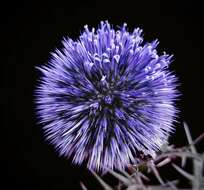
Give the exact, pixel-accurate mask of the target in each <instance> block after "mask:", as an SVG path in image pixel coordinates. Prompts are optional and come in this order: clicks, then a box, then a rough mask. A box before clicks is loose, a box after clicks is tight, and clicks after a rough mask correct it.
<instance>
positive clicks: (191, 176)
mask: <svg viewBox="0 0 204 190" xmlns="http://www.w3.org/2000/svg"><path fill="white" fill-rule="evenodd" d="M172 166H173V167H174V168H175V169H176V170H177V171H178V172H179V173H180V174H181V175H183V176H184V177H186V178H187V179H188V180H190V181H193V180H196V179H195V178H194V177H193V175H191V174H189V173H187V172H186V171H184V170H183V169H182V168H180V167H179V166H177V165H176V164H173V163H172Z"/></svg>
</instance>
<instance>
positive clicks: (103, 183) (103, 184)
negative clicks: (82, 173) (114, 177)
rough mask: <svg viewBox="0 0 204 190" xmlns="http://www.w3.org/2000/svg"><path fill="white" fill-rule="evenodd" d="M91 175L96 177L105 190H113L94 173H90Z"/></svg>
mask: <svg viewBox="0 0 204 190" xmlns="http://www.w3.org/2000/svg"><path fill="white" fill-rule="evenodd" d="M91 172H92V174H93V175H94V176H95V177H96V179H97V180H98V181H99V183H100V184H101V185H102V186H103V188H104V189H105V190H113V189H112V187H110V186H109V185H108V184H107V183H106V182H105V181H103V180H102V179H101V178H100V177H99V176H98V175H97V174H96V173H95V172H94V171H91Z"/></svg>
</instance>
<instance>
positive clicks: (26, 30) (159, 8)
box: [0, 0, 203, 190]
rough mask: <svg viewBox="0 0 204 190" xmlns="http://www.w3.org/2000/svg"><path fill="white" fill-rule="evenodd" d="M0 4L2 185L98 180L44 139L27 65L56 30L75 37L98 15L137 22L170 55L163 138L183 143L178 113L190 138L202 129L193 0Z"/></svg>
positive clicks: (38, 60)
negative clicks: (174, 108) (175, 88)
mask: <svg viewBox="0 0 204 190" xmlns="http://www.w3.org/2000/svg"><path fill="white" fill-rule="evenodd" d="M1 8H2V11H1V13H2V16H1V19H2V22H1V33H2V35H1V37H2V40H1V47H2V50H1V53H2V58H1V65H0V66H1V71H3V74H2V75H1V76H3V79H2V80H1V81H3V85H2V87H1V107H3V114H1V115H2V116H3V117H2V120H1V122H2V121H3V124H2V125H1V127H2V128H3V131H2V132H1V140H2V143H1V145H2V146H1V159H2V160H3V161H2V164H3V166H4V167H3V168H4V169H3V170H1V172H2V174H3V176H4V178H5V180H3V184H4V185H6V188H3V189H10V187H11V186H12V185H15V187H16V188H17V187H19V188H20V189H31V188H34V189H58V190H60V189H79V181H80V180H82V181H84V182H85V183H86V185H87V186H88V187H89V189H97V187H98V186H97V183H96V181H95V180H93V178H92V176H91V174H90V173H88V172H87V171H86V170H85V169H84V168H79V167H75V166H71V164H70V162H69V161H67V160H65V159H64V158H60V157H58V156H57V153H56V152H55V151H54V149H53V147H51V146H50V145H48V143H46V142H44V140H43V135H42V131H41V129H40V127H39V126H37V124H36V119H35V115H34V110H33V90H34V87H35V84H36V80H37V77H38V75H39V73H38V72H37V71H36V70H35V68H34V67H35V66H37V65H40V64H43V63H45V62H46V61H47V60H48V58H49V56H50V54H49V52H50V51H52V50H54V49H55V48H56V47H60V40H61V39H62V37H63V36H69V37H71V38H73V39H77V37H78V36H79V34H80V32H81V31H82V30H83V26H84V25H85V24H88V25H90V26H94V27H97V25H98V24H99V22H100V21H101V20H108V21H109V22H110V23H111V24H113V25H114V26H116V25H119V26H120V25H122V24H123V22H126V23H128V27H129V29H130V30H133V28H134V27H141V28H143V30H144V38H145V40H147V41H151V40H153V39H155V38H158V39H159V40H160V42H161V43H160V45H159V51H160V52H161V53H162V52H163V51H166V52H167V53H170V54H174V59H175V61H174V62H173V63H172V66H171V69H172V70H174V71H175V73H176V74H177V76H178V77H179V80H180V83H181V86H180V87H179V90H180V91H181V93H182V97H181V100H180V101H179V102H178V107H179V109H180V110H181V113H180V119H179V122H180V124H177V130H176V133H175V135H174V136H173V137H172V138H171V139H170V141H171V142H172V143H175V144H176V145H178V146H179V145H183V144H185V143H186V139H185V135H184V130H183V129H182V125H181V123H182V121H183V120H185V121H186V122H187V123H188V124H189V126H190V129H191V131H192V134H193V136H194V137H196V136H198V135H199V134H200V133H201V132H203V129H202V128H201V121H203V117H202V115H201V113H202V111H200V109H201V107H202V99H201V98H202V92H201V71H202V70H201V64H200V63H201V47H202V46H203V45H202V43H201V31H200V28H201V23H202V22H201V21H202V19H201V14H200V12H199V10H198V9H196V2H195V1H194V3H193V0H185V1H184V0H183V1H156V2H155V1H141V0H140V1H137V0H135V1H128V0H124V1H119V0H118V1H110V0H109V1H106V2H105V1H95V2H93V1H92V2H91V1H90V2H89V1H88V2H87V1H78V0H75V1H69V0H67V1H64V2H62V1H55V2H54V1H53V2H51V1H41V2H37V1H33V2H32V1H25V2H22V1H21V2H19V1H18V2H16V3H14V2H9V3H8V4H7V5H5V6H1ZM2 43H3V44H2ZM1 184H2V183H1ZM3 184H2V186H3ZM91 187H92V188H91Z"/></svg>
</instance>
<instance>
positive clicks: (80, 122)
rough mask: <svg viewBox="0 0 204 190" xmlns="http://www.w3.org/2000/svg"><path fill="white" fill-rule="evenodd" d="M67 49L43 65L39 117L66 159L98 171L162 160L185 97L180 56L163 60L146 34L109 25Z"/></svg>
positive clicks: (67, 42) (65, 45)
mask: <svg viewBox="0 0 204 190" xmlns="http://www.w3.org/2000/svg"><path fill="white" fill-rule="evenodd" d="M62 43H63V48H62V49H61V50H56V51H55V53H52V58H51V59H50V61H49V63H48V64H47V65H43V66H40V68H39V69H40V70H41V71H42V77H41V79H40V84H39V86H38V88H37V90H36V96H37V97H36V103H37V115H38V116H39V120H40V122H41V123H42V124H43V129H44V130H45V134H46V138H47V139H48V141H49V142H51V143H52V144H53V145H54V146H55V147H56V149H57V150H58V152H59V154H60V155H64V156H66V157H68V158H71V159H72V161H73V163H74V164H78V165H81V164H82V163H86V164H87V167H88V168H89V169H92V170H96V171H104V170H105V169H106V168H110V169H114V168H116V169H119V170H123V169H124V168H125V167H126V166H127V165H128V164H133V163H136V161H137V155H138V153H139V152H142V153H143V154H144V155H150V156H153V157H154V155H155V152H157V151H158V150H160V148H161V145H162V144H163V143H165V142H167V141H168V137H169V135H170V134H171V132H172V131H173V129H174V128H173V121H174V120H175V118H176V113H177V109H176V108H175V106H174V102H175V100H176V98H177V96H178V92H177V90H176V86H177V84H176V81H177V79H176V77H175V76H174V75H173V74H172V73H171V72H170V71H169V70H168V65H169V64H170V62H171V58H172V56H169V55H167V54H165V53H164V54H163V55H161V56H159V55H158V54H157V51H156V47H157V45H158V41H157V40H155V41H153V42H151V43H143V37H142V30H141V29H139V28H136V29H135V30H134V31H133V32H132V33H129V32H128V31H127V29H126V24H124V25H123V27H121V28H120V29H119V30H117V31H115V30H114V29H113V28H112V27H111V26H110V24H109V23H108V22H101V25H100V27H99V28H98V29H97V30H96V31H95V29H94V28H92V30H91V31H90V30H89V29H88V26H85V30H84V32H83V33H82V34H81V36H80V37H79V40H78V41H73V40H72V39H70V38H67V39H64V40H63V42H62Z"/></svg>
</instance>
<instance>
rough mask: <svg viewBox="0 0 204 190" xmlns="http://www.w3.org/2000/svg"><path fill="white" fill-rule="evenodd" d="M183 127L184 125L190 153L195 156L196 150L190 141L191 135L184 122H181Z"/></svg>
mask: <svg viewBox="0 0 204 190" xmlns="http://www.w3.org/2000/svg"><path fill="white" fill-rule="evenodd" d="M183 125H184V129H185V132H186V137H187V140H188V143H189V144H190V148H191V152H192V153H194V154H196V153H197V151H196V148H195V146H194V143H193V140H192V137H191V133H190V131H189V128H188V125H187V123H186V122H183Z"/></svg>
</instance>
